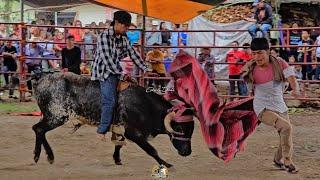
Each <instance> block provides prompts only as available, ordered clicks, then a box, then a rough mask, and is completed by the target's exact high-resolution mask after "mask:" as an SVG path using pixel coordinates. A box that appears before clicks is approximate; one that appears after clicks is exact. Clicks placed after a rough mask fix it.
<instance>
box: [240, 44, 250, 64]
mask: <svg viewBox="0 0 320 180" xmlns="http://www.w3.org/2000/svg"><path fill="white" fill-rule="evenodd" d="M242 46H244V47H243V50H242V52H243V54H242V56H241V59H243V61H244V62H248V61H251V60H252V51H251V49H250V44H249V43H244V44H243V45H242ZM241 68H242V67H241Z"/></svg>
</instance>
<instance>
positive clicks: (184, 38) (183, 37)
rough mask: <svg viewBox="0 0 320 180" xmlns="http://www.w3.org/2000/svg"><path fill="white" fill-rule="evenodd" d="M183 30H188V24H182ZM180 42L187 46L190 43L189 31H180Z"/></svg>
mask: <svg viewBox="0 0 320 180" xmlns="http://www.w3.org/2000/svg"><path fill="white" fill-rule="evenodd" d="M182 30H185V31H188V24H183V25H182ZM179 37H180V39H179V42H180V45H181V46H186V45H187V44H188V33H187V32H180V33H179Z"/></svg>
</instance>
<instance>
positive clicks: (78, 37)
mask: <svg viewBox="0 0 320 180" xmlns="http://www.w3.org/2000/svg"><path fill="white" fill-rule="evenodd" d="M73 26H76V27H82V23H81V21H80V20H75V21H74V23H73ZM68 33H69V35H72V36H73V37H74V40H75V42H76V43H78V42H82V35H83V30H82V29H80V28H72V29H69V31H68Z"/></svg>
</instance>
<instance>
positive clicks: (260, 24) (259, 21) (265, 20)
mask: <svg viewBox="0 0 320 180" xmlns="http://www.w3.org/2000/svg"><path fill="white" fill-rule="evenodd" d="M258 1H259V2H258V4H257V6H256V10H255V13H254V19H251V18H246V20H248V21H251V22H255V24H253V25H251V26H250V27H249V29H248V30H249V33H250V35H251V37H252V39H253V38H256V37H257V32H258V31H261V32H262V34H263V37H265V38H267V39H268V40H269V35H268V31H269V30H270V29H271V28H272V7H271V6H270V5H269V4H267V3H265V0H258Z"/></svg>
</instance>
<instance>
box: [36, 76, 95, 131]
mask: <svg viewBox="0 0 320 180" xmlns="http://www.w3.org/2000/svg"><path fill="white" fill-rule="evenodd" d="M35 85H36V86H35V88H34V90H35V96H36V99H37V102H38V105H39V107H40V109H41V111H42V112H43V113H46V112H51V113H52V109H59V110H58V111H56V112H59V113H61V114H63V115H64V116H75V117H80V118H81V119H83V120H84V119H85V120H86V121H87V122H84V123H86V124H93V125H94V124H97V123H99V122H100V114H101V104H100V99H101V98H100V97H101V95H100V87H99V82H98V81H91V80H90V77H86V76H79V75H75V74H69V76H66V75H64V74H61V73H54V74H48V75H46V76H44V77H43V78H41V79H40V80H39V81H38V82H37V83H36V84H35ZM58 115H59V114H58ZM60 116H62V115H60Z"/></svg>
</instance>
